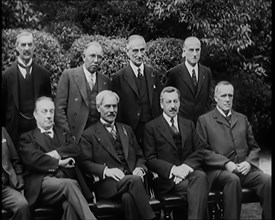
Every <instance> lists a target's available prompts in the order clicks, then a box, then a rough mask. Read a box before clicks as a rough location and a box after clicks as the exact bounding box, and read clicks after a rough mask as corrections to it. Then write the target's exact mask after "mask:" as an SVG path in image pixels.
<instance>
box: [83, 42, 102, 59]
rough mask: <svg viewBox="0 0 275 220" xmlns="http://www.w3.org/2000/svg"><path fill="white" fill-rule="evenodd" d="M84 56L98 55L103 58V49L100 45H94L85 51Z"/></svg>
mask: <svg viewBox="0 0 275 220" xmlns="http://www.w3.org/2000/svg"><path fill="white" fill-rule="evenodd" d="M84 54H86V55H89V54H96V55H101V56H103V49H102V47H101V46H100V45H96V44H92V45H90V46H89V47H87V48H86V49H85V50H84Z"/></svg>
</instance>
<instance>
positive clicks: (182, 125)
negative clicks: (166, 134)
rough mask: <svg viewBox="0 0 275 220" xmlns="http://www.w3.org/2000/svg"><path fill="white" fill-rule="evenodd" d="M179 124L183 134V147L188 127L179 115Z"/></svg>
mask: <svg viewBox="0 0 275 220" xmlns="http://www.w3.org/2000/svg"><path fill="white" fill-rule="evenodd" d="M178 125H179V130H180V135H181V146H182V149H183V146H184V143H185V140H186V132H185V130H186V128H185V125H184V123H183V120H182V118H180V117H179V116H178Z"/></svg>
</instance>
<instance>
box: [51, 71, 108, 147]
mask: <svg viewBox="0 0 275 220" xmlns="http://www.w3.org/2000/svg"><path fill="white" fill-rule="evenodd" d="M86 85H87V83H86V78H85V74H84V71H83V66H80V67H76V68H73V69H67V70H64V72H63V73H62V75H61V77H60V79H59V82H58V87H57V92H56V98H55V107H56V109H55V123H56V125H58V126H60V127H63V128H65V129H67V130H69V131H70V132H71V134H72V135H73V136H75V139H76V141H77V142H78V141H79V139H80V137H81V135H82V133H83V131H84V129H85V126H86V123H87V120H88V116H89V101H88V100H89V99H88V94H87V86H86ZM96 85H97V90H98V92H100V91H102V90H106V89H109V90H111V80H110V79H109V78H108V77H107V76H105V75H103V74H101V73H97V78H96Z"/></svg>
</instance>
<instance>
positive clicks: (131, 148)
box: [80, 90, 156, 220]
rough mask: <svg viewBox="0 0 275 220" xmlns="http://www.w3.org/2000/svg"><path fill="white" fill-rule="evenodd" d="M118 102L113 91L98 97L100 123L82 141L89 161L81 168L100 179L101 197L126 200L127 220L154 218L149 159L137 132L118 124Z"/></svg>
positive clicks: (81, 143) (99, 191) (98, 193)
mask: <svg viewBox="0 0 275 220" xmlns="http://www.w3.org/2000/svg"><path fill="white" fill-rule="evenodd" d="M118 102H119V97H118V95H117V94H116V93H114V92H112V91H109V90H104V91H101V92H100V93H98V95H97V96H96V106H97V110H98V111H99V113H100V120H99V121H98V122H97V123H96V124H94V125H91V126H90V127H89V128H87V129H86V130H85V131H84V133H83V135H82V137H81V139H80V147H81V149H82V151H83V153H84V155H85V156H87V157H88V158H89V160H84V161H83V162H82V164H81V167H82V170H83V171H84V172H86V173H87V174H88V175H90V176H97V177H98V178H99V181H98V182H96V183H94V185H93V187H94V189H95V193H96V196H97V197H98V198H102V199H114V200H117V199H119V200H122V206H123V209H124V212H125V214H124V215H125V219H127V220H128V219H153V218H155V217H156V216H155V213H154V212H153V210H152V208H151V206H150V204H149V201H148V195H147V194H146V191H145V188H144V185H143V177H144V175H145V173H146V171H147V168H146V166H145V158H144V156H143V154H142V151H141V148H140V147H139V145H138V143H137V140H136V138H135V136H134V133H133V130H132V129H131V128H130V127H129V126H128V125H125V124H122V123H117V122H115V120H116V116H117V110H118V107H117V106H118Z"/></svg>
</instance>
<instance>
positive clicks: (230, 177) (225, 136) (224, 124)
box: [197, 81, 271, 219]
mask: <svg viewBox="0 0 275 220" xmlns="http://www.w3.org/2000/svg"><path fill="white" fill-rule="evenodd" d="M233 95H234V88H233V85H232V84H230V83H229V82H227V81H221V82H219V83H218V84H217V86H216V87H215V96H214V98H215V101H216V103H217V106H216V108H215V109H214V110H212V111H211V112H208V113H207V114H204V115H202V116H200V117H199V119H198V123H197V131H198V133H199V135H200V137H201V138H202V140H203V141H204V142H206V143H208V144H209V145H210V148H211V149H212V153H211V154H209V156H207V157H205V161H206V165H208V168H209V169H208V176H209V180H210V183H212V187H219V188H221V189H222V190H223V195H224V218H225V219H240V213H241V205H242V197H241V196H242V187H246V188H249V189H251V190H253V191H254V192H255V193H256V194H257V195H258V197H259V199H260V203H261V205H262V208H263V217H264V219H271V176H270V175H268V174H265V173H263V172H262V171H261V170H260V169H259V167H258V165H259V153H260V147H259V145H258V144H257V142H256V141H255V139H254V135H253V132H252V128H251V125H250V123H249V122H248V120H247V117H246V116H244V115H243V114H241V113H238V112H235V111H234V110H233V109H232V104H233Z"/></svg>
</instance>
